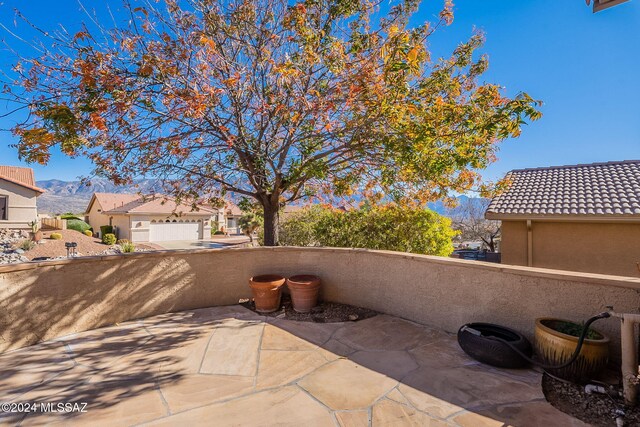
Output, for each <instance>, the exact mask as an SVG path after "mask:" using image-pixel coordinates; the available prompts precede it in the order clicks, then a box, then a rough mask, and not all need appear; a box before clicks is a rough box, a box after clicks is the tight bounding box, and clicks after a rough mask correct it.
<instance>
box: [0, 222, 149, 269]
mask: <svg viewBox="0 0 640 427" xmlns="http://www.w3.org/2000/svg"><path fill="white" fill-rule="evenodd" d="M52 233H58V234H60V235H61V236H62V238H60V239H51V238H50V237H51V234H52ZM28 239H29V232H28V231H27V230H11V229H0V264H12V263H19V262H29V261H46V260H56V259H66V258H67V248H66V247H65V243H67V242H75V243H76V244H77V246H76V255H75V256H76V257H82V256H99V255H116V254H120V253H123V250H122V248H121V247H120V246H119V245H113V246H108V245H105V244H103V243H102V242H101V241H100V240H99V239H96V238H94V237H89V236H86V235H85V234H83V233H80V232H78V231H75V230H56V231H47V232H44V233H43V239H42V240H41V241H40V242H39V243H37V244H36V245H35V247H34V248H33V249H31V250H28V251H24V250H22V249H20V247H19V245H20V244H21V243H22V242H23V241H24V240H28ZM155 249H156V248H154V247H153V246H151V245H139V244H136V248H135V250H136V252H145V251H149V250H155Z"/></svg>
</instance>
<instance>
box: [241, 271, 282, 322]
mask: <svg viewBox="0 0 640 427" xmlns="http://www.w3.org/2000/svg"><path fill="white" fill-rule="evenodd" d="M284 282H285V278H284V277H282V276H278V275H277V274H263V275H260V276H253V277H252V278H250V279H249V286H250V287H251V292H252V293H253V299H254V301H255V303H256V311H259V312H261V313H271V312H272V311H276V310H277V309H278V308H279V307H280V296H281V294H282V292H281V291H282V286H283V285H284Z"/></svg>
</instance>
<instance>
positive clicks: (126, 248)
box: [120, 240, 136, 253]
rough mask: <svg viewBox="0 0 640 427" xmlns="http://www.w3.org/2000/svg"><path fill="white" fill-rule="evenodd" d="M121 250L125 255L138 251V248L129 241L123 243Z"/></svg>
mask: <svg viewBox="0 0 640 427" xmlns="http://www.w3.org/2000/svg"><path fill="white" fill-rule="evenodd" d="M120 248H121V249H122V252H124V253H131V252H135V251H136V246H135V245H134V244H133V243H131V242H130V241H128V240H124V241H121V243H120Z"/></svg>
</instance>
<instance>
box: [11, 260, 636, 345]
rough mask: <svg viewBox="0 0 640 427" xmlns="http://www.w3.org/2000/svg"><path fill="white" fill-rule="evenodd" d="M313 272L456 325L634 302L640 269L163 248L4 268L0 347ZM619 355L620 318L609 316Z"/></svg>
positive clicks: (602, 325)
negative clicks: (634, 274)
mask: <svg viewBox="0 0 640 427" xmlns="http://www.w3.org/2000/svg"><path fill="white" fill-rule="evenodd" d="M260 273H279V274H283V275H292V274H298V273H313V274H317V275H319V276H320V277H321V278H322V281H323V296H324V298H325V299H327V300H331V301H336V302H342V303H348V304H354V305H360V306H364V307H368V308H371V309H375V310H378V311H381V312H385V313H389V314H393V315H395V316H400V317H403V318H406V319H409V320H413V321H416V322H419V323H424V324H428V325H432V326H435V327H438V328H441V329H444V330H446V331H449V332H456V331H457V329H458V328H459V327H460V325H462V324H464V323H466V322H470V321H485V322H494V323H499V324H504V325H508V326H511V327H513V328H515V329H517V330H520V331H522V332H524V333H525V334H527V335H528V336H529V337H531V336H532V333H533V320H534V319H535V318H536V317H540V316H557V317H562V318H568V319H573V320H583V319H586V318H587V317H589V316H591V315H593V314H595V313H598V312H600V311H603V310H605V307H606V306H607V305H612V306H614V308H615V309H616V310H617V311H620V312H636V313H637V312H638V309H639V307H640V279H636V278H627V277H617V276H605V275H597V274H588V273H573V272H565V271H556V270H546V269H540V268H528V267H515V266H506V265H498V264H490V263H480V262H475V261H465V260H458V259H451V258H441V257H431V256H423V255H411V254H405V253H397V252H385V251H370V250H361V249H335V248H250V249H203V250H197V251H164V252H155V253H148V254H144V253H137V254H127V255H114V256H104V257H92V258H79V259H75V260H62V261H49V262H41V263H26V264H17V265H4V266H0V340H1V341H0V351H6V350H9V349H13V348H18V347H23V346H26V345H30V344H33V343H36V342H38V341H42V340H46V339H51V338H55V337H58V336H63V335H68V334H71V333H75V332H79V331H83V330H88V329H92V328H96V327H100V326H105V325H111V324H114V323H117V322H122V321H125V320H129V319H135V318H141V317H146V316H150V315H155V314H160V313H165V312H170V311H180V310H185V309H191V308H200V307H208V306H215V305H228V304H234V303H237V302H238V300H239V299H240V298H247V297H249V296H250V290H249V288H248V285H247V279H248V278H249V277H250V276H251V275H254V274H260ZM597 328H599V329H600V330H602V331H603V332H605V333H607V334H609V335H610V337H611V339H612V343H613V345H612V350H613V352H614V356H617V354H618V353H619V350H618V348H619V336H618V335H619V325H618V321H617V320H614V319H606V320H601V321H599V322H598V323H597Z"/></svg>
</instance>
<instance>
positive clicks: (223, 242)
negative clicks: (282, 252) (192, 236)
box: [153, 236, 249, 249]
mask: <svg viewBox="0 0 640 427" xmlns="http://www.w3.org/2000/svg"><path fill="white" fill-rule="evenodd" d="M248 242H249V238H248V237H245V236H239V237H220V238H216V239H211V240H171V241H167V242H153V243H154V244H156V245H158V246H160V247H162V248H163V249H203V248H211V249H219V248H227V247H231V246H237V245H241V244H244V243H248Z"/></svg>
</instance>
